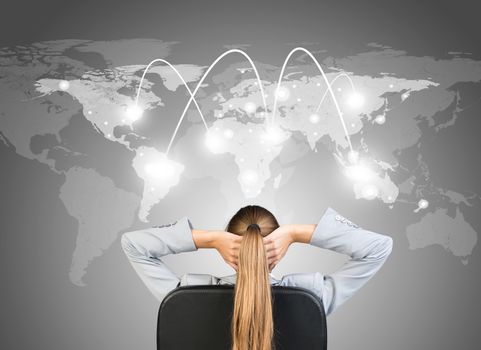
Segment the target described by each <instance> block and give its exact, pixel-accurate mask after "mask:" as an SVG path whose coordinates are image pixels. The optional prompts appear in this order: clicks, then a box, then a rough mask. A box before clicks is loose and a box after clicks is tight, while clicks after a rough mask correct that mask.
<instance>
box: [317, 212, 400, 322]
mask: <svg viewBox="0 0 481 350" xmlns="http://www.w3.org/2000/svg"><path fill="white" fill-rule="evenodd" d="M309 244H311V245H314V246H317V247H320V248H324V249H329V250H332V251H335V252H338V253H342V254H346V255H349V256H350V259H349V260H348V261H347V262H346V263H345V264H344V265H343V266H341V267H340V268H339V269H338V270H337V271H335V272H334V273H332V274H328V275H321V274H320V273H317V274H316V277H317V279H318V280H317V281H316V283H317V284H318V285H317V286H316V287H317V290H320V291H322V299H323V303H324V307H325V309H326V315H328V314H330V313H332V312H333V311H334V310H335V309H337V308H338V307H339V306H340V305H342V304H343V303H344V302H345V301H346V300H347V299H349V298H350V297H351V296H352V295H353V294H354V293H355V292H356V291H358V290H359V289H360V288H361V287H362V286H363V285H364V284H366V282H367V281H368V280H369V279H371V278H372V277H373V276H374V274H375V273H376V272H377V271H378V270H379V269H380V268H381V266H382V265H383V264H384V262H385V261H386V259H387V258H388V256H389V255H390V254H391V251H392V247H393V240H392V238H391V237H390V236H387V235H383V234H379V233H375V232H372V231H369V230H365V229H362V228H361V227H359V226H358V225H356V224H354V223H353V222H351V221H350V220H348V219H347V218H345V217H343V216H342V215H340V214H339V213H338V212H337V211H336V210H334V209H333V208H331V207H328V208H327V209H326V211H325V212H324V214H323V216H322V218H321V219H320V221H319V223H318V224H317V226H316V228H315V229H314V232H313V234H312V237H311V241H310V242H309ZM319 284H321V285H319Z"/></svg>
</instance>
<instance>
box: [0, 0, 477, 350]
mask: <svg viewBox="0 0 481 350" xmlns="http://www.w3.org/2000/svg"><path fill="white" fill-rule="evenodd" d="M1 12H2V19H1V20H0V46H1V47H4V46H7V45H17V44H28V43H32V42H36V41H41V40H57V39H91V40H116V39H125V38H156V39H160V40H164V41H179V42H181V43H182V45H181V46H180V49H181V50H185V51H184V52H179V51H176V55H178V56H180V57H183V58H187V57H189V52H195V54H192V56H193V57H195V62H194V61H192V60H187V59H186V62H185V63H193V64H198V65H208V64H209V63H210V62H211V61H212V59H213V58H214V57H216V56H217V55H218V54H219V53H220V52H221V51H222V50H223V45H230V44H252V45H253V46H252V49H249V54H251V56H252V57H255V59H256V60H257V61H261V62H264V63H271V64H273V65H277V66H280V65H281V64H282V61H283V60H284V57H285V55H286V53H287V46H286V45H285V43H299V44H300V43H303V42H318V43H320V46H321V47H322V46H323V45H325V47H326V48H327V49H328V50H329V52H328V53H329V55H331V56H335V57H342V56H346V55H350V54H354V53H357V52H359V51H360V50H361V49H362V48H363V47H364V45H365V44H366V43H369V42H377V43H380V44H385V45H389V46H392V47H394V48H396V49H401V50H405V51H407V53H408V54H410V55H414V56H423V55H429V56H434V57H437V58H442V57H446V55H447V52H448V51H461V52H466V51H467V52H471V53H473V55H472V56H471V57H472V58H473V59H477V60H479V59H481V45H480V39H481V24H480V23H481V21H479V15H480V11H479V8H477V6H476V5H475V2H474V1H450V2H445V1H422V2H421V1H410V2H408V1H395V2H394V1H349V2H347V1H301V0H298V1H280V0H277V1H229V0H223V1H192V2H186V1H180V0H176V1H140V0H136V1H128V2H127V1H122V2H121V1H110V0H109V1H75V2H68V1H65V0H64V1H48V2H46V1H18V0H17V1H11V0H3V1H2V3H1ZM178 63H184V62H178ZM476 111H477V112H476V114H475V115H473V118H475V117H477V118H478V119H479V117H480V116H481V114H480V108H479V106H477V109H476ZM469 125H470V127H469V128H466V127H464V128H463V124H462V123H461V122H459V128H456V130H457V131H453V132H457V133H458V135H456V138H455V139H456V140H457V141H458V142H460V143H463V145H464V147H457V148H456V150H458V151H457V152H453V151H451V150H450V147H449V145H439V146H440V147H441V149H440V151H439V152H440V153H439V157H442V162H439V163H438V164H437V166H436V169H435V171H433V172H434V176H435V181H436V184H437V185H438V186H441V187H442V186H443V185H445V184H447V183H449V186H447V187H449V188H451V189H453V190H456V189H457V188H456V185H455V184H459V185H460V186H461V187H462V186H463V184H464V183H466V181H464V180H466V179H468V180H469V181H472V182H471V184H473V183H475V184H477V186H478V188H477V190H478V192H479V189H480V188H481V186H480V185H481V181H480V180H479V179H480V178H481V167H480V166H479V153H478V152H479V150H480V149H481V147H480V143H481V142H480V140H479V137H476V136H477V135H478V132H477V131H476V129H478V128H473V125H475V126H476V127H479V126H480V122H479V120H478V121H476V122H475V123H470V124H469ZM468 132H471V134H470V135H472V136H474V137H471V138H467V137H466V134H464V133H468ZM441 155H442V156H441ZM0 159H1V164H2V165H1V171H0V193H1V195H2V206H1V208H2V209H1V224H2V226H1V236H0V238H1V245H0V247H1V255H0V256H1V257H0V259H1V263H2V264H1V266H2V275H1V282H0V283H1V299H0V303H1V312H0V314H1V316H0V317H1V327H0V328H1V331H0V348H2V349H32V348H40V349H49V350H53V349H62V350H66V349H69V350H77V349H78V350H86V349H88V350H94V349H95V350H97V349H154V347H155V327H156V316H157V314H156V313H157V309H158V304H157V301H156V300H155V299H154V298H153V296H152V295H151V294H150V293H149V291H148V290H147V289H146V288H145V286H144V285H143V284H142V282H141V281H140V279H139V278H138V277H137V276H136V275H135V274H134V271H133V270H132V268H131V266H130V265H129V264H128V262H127V260H126V259H125V257H124V256H123V254H122V252H121V249H120V245H119V243H118V242H117V243H116V244H114V245H113V246H112V247H111V249H110V250H108V251H106V252H105V253H104V254H103V256H102V257H100V258H98V259H97V260H95V261H94V262H93V263H92V264H91V266H90V267H89V270H88V274H87V276H86V278H85V281H86V283H87V286H86V287H84V288H82V287H78V286H75V285H73V284H72V283H70V281H69V279H68V271H69V267H70V264H71V259H72V251H73V249H74V246H75V239H76V235H75V233H76V231H77V222H76V220H74V219H73V218H70V217H69V215H68V213H67V212H66V210H65V208H64V206H63V204H62V202H61V201H60V200H59V198H58V188H59V187H60V185H61V184H62V181H63V180H62V178H61V177H60V176H52V173H51V171H50V170H48V168H47V167H42V166H39V165H38V164H35V162H32V161H30V160H26V159H23V158H22V157H20V156H18V155H17V154H16V153H15V152H14V151H12V150H10V149H8V148H6V147H4V145H2V144H1V143H0ZM433 170H434V169H433ZM305 171H309V169H305ZM315 171H316V172H317V173H319V171H320V170H319V168H316V169H315ZM459 174H461V179H460V180H459V181H452V177H453V176H459ZM334 178H335V176H334V175H332V174H331V178H330V179H331V180H332V179H334ZM330 179H324V180H323V181H322V186H329V180H330ZM457 190H459V191H462V188H458V189H457ZM472 190H473V189H472ZM292 191H293V195H294V192H297V194H295V196H296V197H295V198H296V199H298V200H299V199H302V200H305V203H302V205H304V206H305V210H302V211H301V210H299V209H297V211H296V212H295V213H294V217H295V219H296V221H301V220H302V221H310V222H313V223H316V222H315V220H317V219H318V218H319V215H320V214H321V213H322V209H323V208H325V206H327V205H333V206H334V207H336V206H337V204H338V203H332V202H327V201H326V200H325V199H322V198H319V197H317V196H312V195H311V192H310V191H308V190H307V189H292ZM299 193H301V194H299ZM346 193H347V192H346ZM186 195H187V194H186ZM284 195H287V194H286V193H284ZM346 198H347V196H346V197H345V198H344V200H346ZM198 200H199V201H202V200H204V199H202V198H198ZM43 203H55V205H54V206H50V205H48V206H45V205H43ZM339 203H340V201H339ZM296 206H297V207H299V204H298V202H297V203H296ZM167 207H168V206H167V205H165V204H164V205H162V208H161V209H156V212H158V213H159V212H163V213H166V214H165V217H167V218H169V219H166V220H165V221H166V222H168V221H170V218H172V220H174V219H175V218H177V217H180V216H183V215H188V216H189V217H191V218H192V221H193V222H194V223H195V224H196V225H197V226H198V227H199V228H214V227H213V226H214V225H213V224H212V223H208V222H207V220H204V219H205V218H208V217H212V216H215V213H207V211H208V209H205V206H201V205H200V204H197V205H194V204H189V206H188V209H187V210H186V208H185V207H181V208H170V209H168V208H167ZM301 208H302V206H301ZM201 210H205V212H202V211H201ZM477 210H478V211H479V207H478V209H477ZM285 211H287V208H286V210H285ZM345 215H346V216H348V217H350V218H352V219H353V221H355V222H358V223H359V224H363V219H362V218H361V217H360V216H358V217H352V216H349V215H350V213H349V212H346V213H345ZM471 215H472V216H476V215H479V212H478V213H476V212H472V213H471ZM226 219H227V218H226V217H220V218H219V219H218V221H217V222H216V223H218V224H219V223H220V224H224V223H225V221H226ZM369 221H370V222H373V221H375V222H376V225H375V227H371V228H372V229H373V230H375V231H378V232H383V233H387V234H389V235H391V236H392V237H393V239H394V246H395V250H394V251H393V254H392V256H391V257H390V259H389V261H388V262H387V263H386V265H385V266H384V268H383V269H382V270H381V271H380V272H379V274H378V275H376V277H375V278H374V279H373V280H372V281H371V282H369V284H368V285H366V286H365V287H364V288H363V289H362V290H361V291H360V292H359V293H358V294H357V295H356V296H355V297H353V299H351V300H350V301H348V304H346V305H344V306H342V307H341V308H340V309H339V310H338V311H337V312H336V313H334V314H333V315H332V316H330V318H329V319H328V322H329V324H328V327H329V346H330V349H331V350H336V349H352V348H355V349H361V350H362V349H378V350H381V349H382V350H386V349H389V350H431V349H433V350H434V349H436V350H452V349H459V350H461V349H466V350H468V349H469V350H473V349H479V347H480V341H479V338H480V336H481V320H480V315H481V303H480V294H481V293H480V292H481V278H480V270H479V267H480V258H481V257H480V248H479V247H480V244H479V243H478V244H477V246H476V247H475V249H474V251H473V253H472V255H471V257H470V260H469V264H468V265H466V266H464V265H463V264H461V263H460V262H459V259H457V258H455V257H454V256H452V255H450V254H449V253H447V252H446V251H445V250H444V249H442V247H440V246H438V245H436V246H429V247H427V248H424V249H418V250H410V249H409V248H408V241H407V238H406V235H405V232H404V231H403V230H402V228H400V229H399V230H398V231H397V232H396V231H393V230H392V229H391V227H392V226H391V223H390V222H389V219H388V218H387V217H385V216H380V217H379V218H378V220H377V219H370V220H369ZM162 223H164V222H162ZM475 224H477V225H474V228H475V230H476V231H477V232H481V226H480V224H481V222H480V221H479V220H478V221H477V222H475ZM200 226H202V227H200ZM59 247H62V249H59ZM308 248H309V252H310V254H313V253H314V250H310V247H308ZM308 248H306V249H308ZM292 249H293V250H294V252H292V253H290V254H291V258H290V257H289V255H287V256H286V261H284V262H283V263H284V265H283V266H280V268H281V267H282V269H283V270H282V271H292V272H295V271H296V270H297V269H302V270H305V271H308V270H310V271H316V270H318V266H320V265H319V264H320V263H325V264H326V265H325V266H324V267H323V268H322V269H323V270H325V271H329V270H333V269H334V268H336V266H339V265H340V264H341V263H342V259H339V258H338V257H334V256H331V255H323V258H319V259H318V260H316V263H315V264H314V263H312V262H298V261H294V260H293V259H292V256H293V254H295V251H296V250H299V249H301V247H299V246H293V247H292ZM317 253H318V252H316V254H317ZM288 254H289V253H288ZM209 259H210V260H209ZM212 259H213V258H212V256H207V255H206V254H205V253H204V252H199V254H198V256H195V255H185V256H175V257H168V259H166V262H167V263H170V264H172V266H173V267H174V270H175V271H176V272H178V273H179V274H182V273H185V272H187V271H191V270H192V268H193V267H195V266H199V262H200V265H202V262H203V261H204V262H206V261H209V262H210V261H211V260H212ZM336 259H337V260H336ZM217 260H218V264H219V266H221V265H222V261H221V260H220V258H217ZM204 267H205V269H204V270H206V271H205V272H207V270H209V271H211V272H212V273H223V272H224V273H226V274H227V273H230V270H229V269H227V268H225V267H213V268H212V269H209V268H208V266H204ZM281 274H282V273H279V275H281Z"/></svg>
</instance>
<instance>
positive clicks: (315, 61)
mask: <svg viewBox="0 0 481 350" xmlns="http://www.w3.org/2000/svg"><path fill="white" fill-rule="evenodd" d="M297 51H303V52H305V53H306V54H307V55H308V56H309V57H310V58H311V59H312V60H313V61H314V63H315V64H316V66H317V68H318V69H319V71H320V72H321V75H322V77H323V78H324V81H325V83H326V85H327V89H328V91H329V94H330V95H331V97H332V100H333V101H334V105H335V106H336V111H337V114H338V116H339V118H340V119H341V124H342V128H343V129H344V134H345V135H346V138H347V143H348V144H349V148H350V150H351V152H354V150H353V149H352V144H351V138H350V137H349V133H348V131H347V128H346V124H345V123H344V118H343V117H342V112H341V110H340V108H339V104H338V103H337V99H336V96H335V95H334V92H333V91H332V89H331V84H329V80H328V79H327V77H326V74H325V73H324V70H323V69H322V67H321V65H320V64H319V62H318V61H317V59H316V58H315V57H314V55H313V54H312V53H311V52H310V51H309V50H306V49H305V48H303V47H296V48H295V49H292V50H291V52H289V54H288V55H287V57H286V59H285V60H284V64H283V65H282V69H281V74H280V75H279V79H278V80H277V87H276V90H275V92H274V110H273V111H272V122H274V120H275V117H276V106H277V93H278V90H279V87H280V85H281V82H282V77H283V75H284V70H285V69H286V66H287V63H288V62H289V59H290V58H291V56H292V55H293V54H294V53H295V52H297Z"/></svg>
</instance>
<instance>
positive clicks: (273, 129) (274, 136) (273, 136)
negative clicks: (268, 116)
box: [261, 125, 284, 144]
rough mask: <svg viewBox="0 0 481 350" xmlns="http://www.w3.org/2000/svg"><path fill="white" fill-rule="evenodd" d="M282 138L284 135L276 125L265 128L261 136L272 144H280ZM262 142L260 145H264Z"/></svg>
mask: <svg viewBox="0 0 481 350" xmlns="http://www.w3.org/2000/svg"><path fill="white" fill-rule="evenodd" d="M283 136H284V133H283V131H282V129H281V128H280V127H279V126H277V125H268V126H267V127H266V132H265V133H264V134H263V137H264V138H265V139H266V140H268V141H270V143H274V144H276V143H279V142H281V141H282V139H283ZM263 141H264V140H261V143H264V142H263Z"/></svg>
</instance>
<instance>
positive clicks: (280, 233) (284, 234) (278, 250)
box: [262, 225, 294, 271]
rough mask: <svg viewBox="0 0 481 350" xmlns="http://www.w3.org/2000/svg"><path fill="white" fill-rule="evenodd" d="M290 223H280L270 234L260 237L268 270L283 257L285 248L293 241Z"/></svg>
mask: <svg viewBox="0 0 481 350" xmlns="http://www.w3.org/2000/svg"><path fill="white" fill-rule="evenodd" d="M291 233H292V228H291V226H290V225H281V226H279V227H278V228H277V229H275V230H274V231H272V232H271V233H270V234H268V235H267V236H265V237H264V238H262V240H263V241H264V247H265V248H266V254H267V264H268V266H269V271H272V269H273V268H274V267H275V266H276V265H277V263H278V262H279V261H280V260H281V259H282V258H283V257H284V255H285V254H286V252H287V248H289V246H290V245H291V243H293V242H294V238H293V235H292V234H291Z"/></svg>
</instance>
